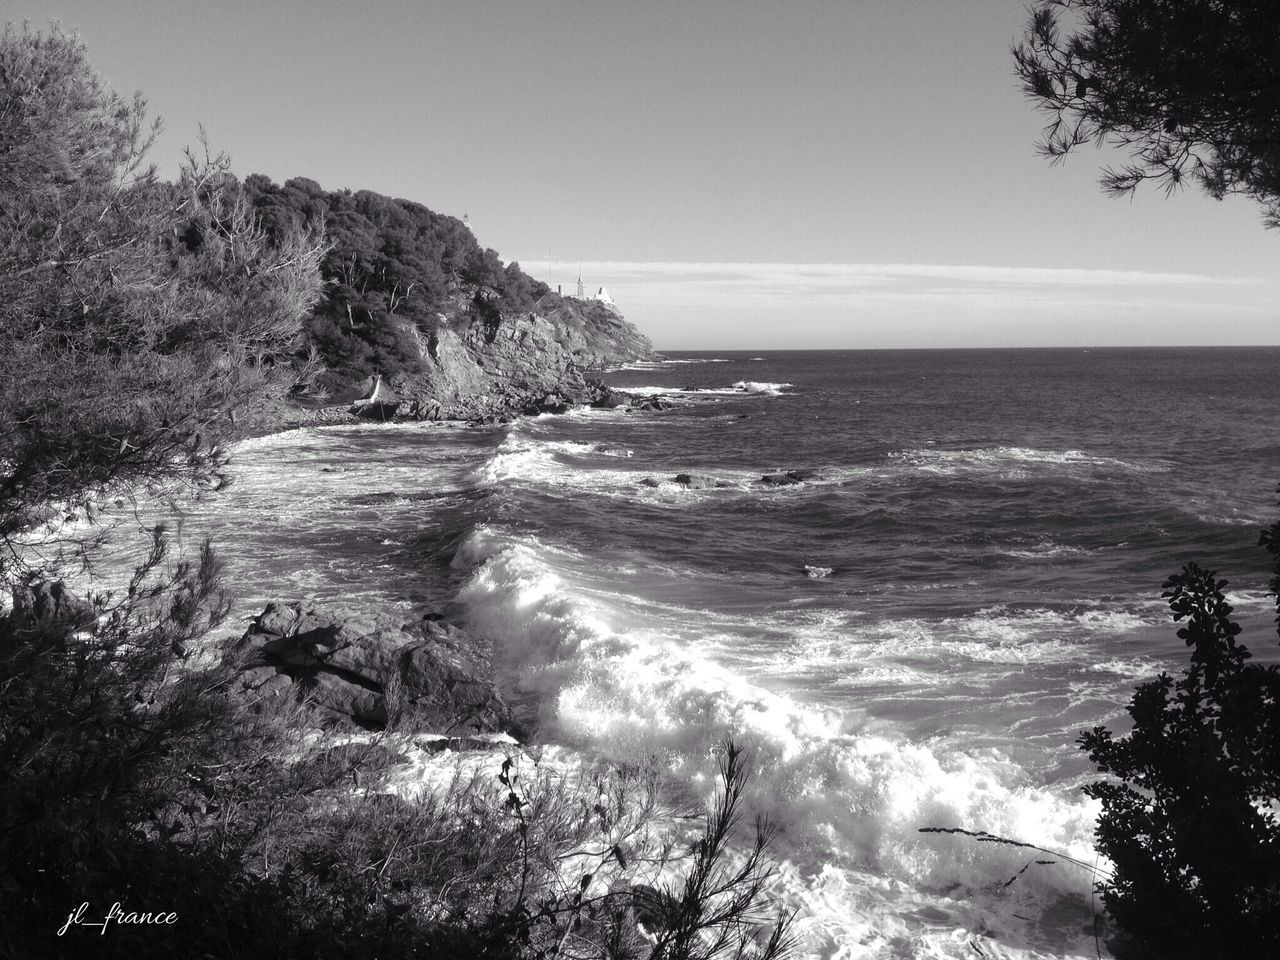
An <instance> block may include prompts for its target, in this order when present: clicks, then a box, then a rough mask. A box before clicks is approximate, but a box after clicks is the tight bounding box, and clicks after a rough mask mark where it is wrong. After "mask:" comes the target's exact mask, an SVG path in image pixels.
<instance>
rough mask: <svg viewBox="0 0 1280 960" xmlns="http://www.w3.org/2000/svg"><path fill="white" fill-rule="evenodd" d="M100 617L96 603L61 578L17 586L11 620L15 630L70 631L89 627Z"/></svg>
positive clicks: (11, 625) (10, 615)
mask: <svg viewBox="0 0 1280 960" xmlns="http://www.w3.org/2000/svg"><path fill="white" fill-rule="evenodd" d="M96 618H97V611H96V610H94V608H93V604H91V603H89V602H88V601H87V600H82V599H80V598H79V597H77V596H76V595H75V594H74V593H72V592H71V591H70V590H68V589H67V588H66V585H65V584H63V582H62V581H61V580H42V581H39V582H36V583H31V584H28V585H26V586H20V587H15V588H14V591H13V608H12V609H11V610H10V611H9V616H8V622H9V626H10V627H11V628H13V629H17V630H23V629H43V628H50V629H60V630H66V631H68V632H70V631H73V630H77V629H80V628H82V627H86V626H88V625H89V624H91V623H93V621H94V620H95V619H96Z"/></svg>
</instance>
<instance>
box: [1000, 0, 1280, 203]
mask: <svg viewBox="0 0 1280 960" xmlns="http://www.w3.org/2000/svg"><path fill="white" fill-rule="evenodd" d="M1064 12H1065V13H1067V14H1068V15H1069V16H1071V17H1072V18H1073V20H1074V24H1073V26H1072V28H1071V29H1070V30H1067V31H1064V30H1063V29H1062V27H1061V25H1060V23H1059V15H1060V14H1062V13H1064ZM1278 51H1280V7H1277V6H1276V4H1274V3H1272V2H1271V0H1233V2H1224V0H1042V2H1040V3H1039V4H1038V6H1036V7H1035V8H1034V9H1033V11H1032V12H1031V17H1030V21H1029V23H1028V25H1027V28H1026V32H1025V36H1024V38H1023V40H1022V42H1021V43H1020V44H1019V45H1018V46H1017V47H1015V49H1014V57H1015V60H1016V62H1017V68H1018V74H1019V76H1020V77H1021V78H1022V82H1023V85H1024V89H1025V90H1026V92H1027V95H1028V96H1029V97H1030V98H1031V99H1032V100H1033V101H1035V102H1036V103H1037V104H1038V105H1039V106H1040V107H1041V108H1042V109H1044V110H1045V111H1046V112H1047V113H1048V114H1049V115H1050V117H1051V121H1050V123H1049V125H1048V126H1047V127H1046V128H1045V131H1044V136H1043V139H1042V141H1041V151H1042V152H1043V154H1044V155H1045V156H1047V157H1049V158H1050V159H1052V160H1054V161H1057V160H1060V159H1061V158H1063V157H1064V156H1065V155H1066V154H1068V153H1069V152H1071V151H1072V150H1073V149H1075V148H1076V147H1079V146H1081V145H1082V144H1085V143H1097V144H1102V143H1112V144H1116V145H1118V146H1120V147H1122V148H1124V149H1125V150H1127V151H1128V152H1129V154H1130V155H1131V158H1132V159H1131V161H1130V162H1128V163H1126V164H1125V165H1123V166H1121V167H1120V168H1119V169H1112V168H1107V169H1106V170H1105V171H1104V174H1103V177H1102V184H1103V187H1104V189H1105V190H1107V191H1108V192H1109V193H1112V194H1127V193H1130V192H1131V191H1133V190H1134V189H1135V188H1137V187H1138V185H1139V184H1141V183H1144V182H1146V181H1153V182H1155V183H1157V184H1160V185H1162V186H1163V187H1164V188H1165V190H1166V191H1173V190H1175V189H1177V188H1178V187H1180V186H1182V185H1183V184H1184V183H1186V182H1187V181H1188V180H1190V181H1192V182H1194V183H1197V184H1199V185H1200V187H1202V188H1203V189H1204V191H1205V192H1206V193H1208V194H1209V195H1210V196H1212V197H1215V198H1217V199H1222V198H1223V197H1224V196H1227V195H1228V194H1236V193H1238V194H1243V195H1245V196H1247V197H1249V198H1251V199H1253V200H1255V201H1257V202H1258V203H1260V204H1262V207H1263V210H1264V218H1265V222H1266V224H1267V226H1270V227H1275V226H1280V52H1278Z"/></svg>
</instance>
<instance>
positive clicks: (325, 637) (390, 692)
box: [231, 602, 515, 734]
mask: <svg viewBox="0 0 1280 960" xmlns="http://www.w3.org/2000/svg"><path fill="white" fill-rule="evenodd" d="M231 655H232V656H233V657H234V658H235V659H236V662H237V665H238V666H239V668H240V669H241V671H242V672H241V674H240V682H241V686H242V688H243V689H244V690H246V691H247V692H249V693H252V694H255V695H261V696H274V695H278V694H283V693H286V692H292V693H295V694H297V695H299V696H302V697H304V698H306V699H307V700H309V701H310V702H312V703H313V704H315V705H316V706H318V707H321V708H323V709H324V710H326V711H328V712H329V713H331V714H333V715H334V716H335V717H339V718H347V719H350V720H353V721H355V722H356V723H358V724H360V725H362V726H366V727H383V726H385V725H386V724H387V722H388V719H389V717H391V716H393V715H395V716H402V717H411V718H412V723H413V725H414V726H415V727H417V728H420V729H423V730H431V731H435V732H439V733H444V734H448V733H455V734H465V733H493V732H500V731H511V730H513V729H514V728H515V722H514V720H513V718H512V716H511V711H510V710H509V709H508V708H507V705H506V704H505V703H504V702H503V701H502V698H501V697H500V696H499V695H498V693H497V691H496V690H495V689H494V684H493V680H492V678H491V677H490V672H489V663H488V659H487V657H486V656H485V654H484V651H483V648H482V644H481V643H480V642H479V641H477V640H476V639H475V638H472V637H470V636H468V635H467V634H466V633H464V632H463V631H461V630H459V629H458V628H457V627H454V626H449V625H444V624H441V623H438V622H436V621H434V620H423V621H421V622H420V623H408V624H406V623H402V622H400V621H398V620H396V619H394V618H392V617H389V616H387V615H385V614H357V613H353V612H350V611H346V610H331V611H326V610H320V609H317V608H316V607H314V606H308V605H303V604H300V603H281V602H272V603H269V604H267V607H266V609H264V610H263V611H262V613H260V614H259V615H258V616H257V618H256V619H255V620H254V621H253V624H252V625H251V626H250V627H249V629H248V631H246V633H245V634H244V636H243V637H242V638H241V639H240V640H239V642H238V643H237V644H236V645H235V647H234V649H233V651H232V652H231Z"/></svg>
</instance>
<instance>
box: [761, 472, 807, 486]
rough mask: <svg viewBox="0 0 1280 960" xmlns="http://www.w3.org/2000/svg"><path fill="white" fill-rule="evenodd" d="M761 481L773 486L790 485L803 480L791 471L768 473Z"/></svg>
mask: <svg viewBox="0 0 1280 960" xmlns="http://www.w3.org/2000/svg"><path fill="white" fill-rule="evenodd" d="M760 482H761V483H767V484H768V485H769V486H771V487H790V486H794V485H795V484H797V483H800V482H801V481H800V480H797V479H796V478H795V477H793V476H791V474H789V473H766V474H765V475H764V476H763V477H761V478H760Z"/></svg>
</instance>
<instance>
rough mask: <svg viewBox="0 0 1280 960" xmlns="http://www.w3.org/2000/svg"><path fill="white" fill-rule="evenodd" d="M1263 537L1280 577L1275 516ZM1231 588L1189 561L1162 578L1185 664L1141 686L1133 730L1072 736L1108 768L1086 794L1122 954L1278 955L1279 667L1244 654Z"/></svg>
mask: <svg viewBox="0 0 1280 960" xmlns="http://www.w3.org/2000/svg"><path fill="white" fill-rule="evenodd" d="M1263 544H1264V545H1265V546H1266V547H1267V549H1268V550H1270V551H1271V552H1272V554H1273V555H1275V556H1276V557H1277V578H1278V580H1280V524H1277V525H1276V526H1273V527H1272V528H1271V530H1270V531H1268V532H1267V533H1265V534H1264V535H1263ZM1226 585H1227V582H1226V581H1225V580H1219V579H1217V578H1216V576H1215V574H1214V573H1213V572H1212V571H1208V570H1203V569H1201V568H1200V567H1198V566H1197V565H1196V564H1194V563H1192V564H1188V565H1187V566H1186V567H1184V568H1183V570H1182V572H1181V573H1179V574H1177V575H1176V576H1173V577H1171V578H1170V579H1169V580H1168V581H1167V582H1166V583H1165V585H1164V586H1165V592H1164V597H1165V598H1166V599H1167V600H1168V602H1169V607H1170V609H1171V610H1172V611H1173V617H1174V620H1175V621H1186V625H1185V626H1184V627H1182V628H1181V629H1179V630H1178V636H1179V637H1181V638H1182V639H1183V640H1185V641H1186V644H1187V646H1188V647H1190V648H1191V662H1190V665H1189V666H1188V668H1187V669H1186V671H1184V673H1183V674H1182V676H1181V677H1180V678H1179V679H1177V680H1174V679H1173V678H1172V677H1170V676H1169V675H1167V674H1161V675H1160V676H1159V677H1157V678H1156V679H1154V680H1151V681H1149V682H1147V683H1144V684H1142V685H1140V686H1139V687H1138V688H1137V690H1136V692H1135V693H1134V696H1133V699H1132V701H1131V702H1130V704H1129V708H1128V709H1129V714H1130V716H1131V717H1132V718H1133V729H1132V731H1131V732H1130V733H1129V734H1128V735H1126V736H1122V737H1116V736H1115V735H1114V734H1113V733H1112V732H1111V731H1110V730H1107V729H1106V728H1105V727H1097V728H1095V729H1094V730H1092V731H1090V732H1088V733H1086V734H1084V735H1082V736H1081V738H1080V741H1079V742H1080V746H1081V747H1082V749H1084V750H1086V751H1088V754H1089V758H1090V759H1091V760H1092V761H1093V762H1094V763H1095V764H1096V765H1097V767H1098V769H1099V770H1101V771H1102V772H1104V773H1108V774H1110V775H1111V779H1108V780H1104V781H1100V782H1097V783H1094V784H1091V785H1089V786H1088V787H1086V788H1085V792H1086V793H1087V794H1088V795H1089V796H1091V797H1094V798H1095V799H1097V800H1099V801H1100V802H1101V804H1102V813H1101V815H1100V817H1099V820H1098V831H1097V838H1098V849H1099V850H1100V852H1101V853H1102V854H1103V855H1105V856H1106V857H1108V858H1110V860H1111V861H1112V863H1113V864H1114V871H1113V876H1112V878H1111V879H1110V880H1109V881H1107V882H1105V883H1103V884H1100V885H1099V889H1100V892H1101V895H1102V900H1103V903H1104V904H1105V906H1106V909H1107V912H1108V914H1110V916H1111V918H1112V920H1113V921H1114V922H1115V924H1116V926H1117V928H1118V930H1119V931H1120V938H1119V939H1118V941H1117V943H1116V946H1115V948H1114V949H1116V951H1117V955H1118V956H1119V955H1123V956H1124V957H1134V958H1152V960H1156V958H1161V960H1176V958H1181V957H1186V958H1188V960H1190V958H1197V960H1199V958H1219V957H1220V958H1223V960H1226V958H1238V957H1263V956H1280V668H1277V667H1276V666H1270V667H1263V666H1260V665H1257V664H1252V663H1249V662H1248V661H1249V659H1250V656H1251V655H1250V653H1249V651H1248V650H1247V649H1246V648H1245V647H1244V646H1243V645H1242V644H1240V643H1239V642H1238V641H1237V639H1236V638H1237V636H1238V635H1239V633H1240V626H1239V625H1238V624H1237V623H1235V622H1233V621H1232V619H1231V614H1232V608H1231V606H1230V604H1228V603H1227V601H1226V598H1225V596H1224V595H1223V590H1224V589H1225V588H1226ZM1276 586H1280V583H1273V588H1275V587H1276Z"/></svg>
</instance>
